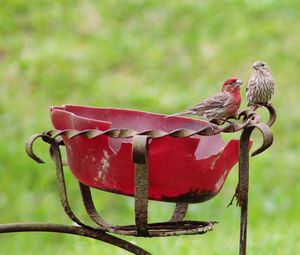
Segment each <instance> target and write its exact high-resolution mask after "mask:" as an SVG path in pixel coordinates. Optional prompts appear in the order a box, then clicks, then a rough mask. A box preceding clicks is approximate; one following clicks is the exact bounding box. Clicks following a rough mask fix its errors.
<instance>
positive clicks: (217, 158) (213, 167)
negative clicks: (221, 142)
mask: <svg viewBox="0 0 300 255" xmlns="http://www.w3.org/2000/svg"><path fill="white" fill-rule="evenodd" d="M222 152H223V151H222ZM222 152H221V153H220V154H219V155H218V156H216V158H215V159H214V160H213V162H212V164H211V166H210V170H214V169H215V166H216V163H217V162H218V160H219V159H220V157H221V154H222Z"/></svg>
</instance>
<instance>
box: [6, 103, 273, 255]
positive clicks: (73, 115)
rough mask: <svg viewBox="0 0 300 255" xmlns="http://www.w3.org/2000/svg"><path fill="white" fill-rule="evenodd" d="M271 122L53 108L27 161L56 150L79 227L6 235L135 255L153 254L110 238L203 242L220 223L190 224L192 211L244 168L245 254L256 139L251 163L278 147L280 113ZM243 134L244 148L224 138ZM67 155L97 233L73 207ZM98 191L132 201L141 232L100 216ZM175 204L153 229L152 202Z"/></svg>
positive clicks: (63, 195)
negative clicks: (46, 147)
mask: <svg viewBox="0 0 300 255" xmlns="http://www.w3.org/2000/svg"><path fill="white" fill-rule="evenodd" d="M266 109H268V111H269V114H270V117H269V119H268V121H267V122H266V123H263V122H261V121H260V116H259V115H258V114H257V113H256V112H255V111H249V110H246V111H243V112H241V113H240V114H239V120H238V119H233V120H226V121H225V122H224V123H223V125H216V124H213V123H209V122H207V121H202V120H195V119H190V118H185V117H170V118H166V116H165V115H161V114H156V113H149V112H143V111H135V110H127V109H115V108H96V107H87V106H78V105H64V106H61V107H56V106H54V107H51V108H50V112H51V120H52V123H53V126H54V130H50V131H45V132H43V133H41V134H37V135H33V136H32V137H31V138H30V139H29V141H28V142H27V145H26V151H27V153H28V155H29V156H30V157H31V158H32V159H34V160H35V161H37V162H39V163H43V161H42V160H41V159H40V158H39V157H38V156H37V155H36V154H35V153H34V152H33V143H34V142H35V141H36V140H37V139H38V138H42V140H43V141H44V142H46V143H48V144H50V155H51V158H52V159H53V160H54V162H55V165H56V173H57V179H58V184H59V192H60V199H61V202H62V205H63V208H64V210H65V213H66V214H67V215H68V216H69V218H70V219H71V220H72V221H73V222H75V223H76V224H77V226H68V225H59V224H48V225H47V224H46V225H45V224H41V223H32V224H17V225H16V224H11V225H2V226H0V233H1V232H16V231H52V232H63V233H70V234H76V235H82V236H86V237H90V238H94V239H98V240H102V241H104V242H107V243H111V244H113V245H116V246H118V247H120V248H123V249H125V250H128V251H130V252H132V253H134V254H149V253H148V252H147V251H145V250H143V249H142V248H140V247H138V246H136V245H134V244H132V243H130V242H127V241H125V240H123V239H121V238H118V237H116V236H113V235H111V233H113V234H119V235H129V236H136V237H161V236H174V235H194V234H204V233H206V232H207V231H210V230H212V229H213V227H214V224H215V221H208V222H203V221H197V220H184V218H185V215H186V212H187V210H188V205H189V204H191V203H200V202H205V201H207V200H209V199H212V198H213V197H214V196H216V195H217V194H218V192H220V190H221V188H222V186H223V184H224V182H225V180H226V177H227V176H228V174H229V172H230V170H231V169H232V167H233V166H234V165H235V164H236V163H237V162H239V183H238V186H237V190H236V194H235V197H236V198H237V203H238V205H239V206H241V237H240V254H241V255H245V254H246V234H247V204H248V171H249V149H250V147H251V144H252V142H251V141H250V135H251V133H252V131H253V130H254V129H258V130H259V131H260V132H261V134H262V136H263V144H262V146H261V147H260V148H258V149H257V150H256V151H255V152H254V153H252V155H257V154H259V153H261V152H262V151H264V150H266V149H267V148H268V147H269V146H271V144H272V141H273V136H272V132H271V130H270V127H271V126H272V125H273V123H274V122H275V119H276V114H275V110H274V108H273V107H272V106H271V105H268V106H266ZM238 131H241V132H242V134H241V138H240V139H239V140H234V139H233V140H230V141H228V142H225V141H224V140H223V139H222V137H221V133H234V132H238ZM61 148H64V149H65V150H66V154H67V165H68V166H69V168H70V170H71V172H72V173H73V175H74V177H75V178H76V179H77V181H78V182H79V187H80V191H81V196H82V200H83V205H84V207H85V209H86V212H87V214H88V215H89V217H90V218H91V219H92V221H93V222H94V224H95V225H94V226H90V225H87V224H86V223H84V222H83V221H82V220H80V219H79V218H78V217H77V216H76V215H75V213H74V212H73V210H72V209H71V207H70V205H69V203H68V196H67V191H66V185H65V181H64V170H63V167H64V163H63V160H62V156H61ZM91 188H93V189H99V190H103V191H107V192H112V193H116V194H120V195H125V196H131V197H133V199H134V211H135V224H134V225H126V226H119V225H116V224H112V223H109V222H107V221H106V220H105V219H104V218H103V217H102V216H101V215H100V214H99V213H98V211H97V210H96V207H95V205H94V203H93V198H92V195H91ZM149 200H155V201H162V202H169V203H174V204H175V210H174V213H173V215H172V216H170V220H169V221H167V222H158V223H151V224H150V223H148V201H149Z"/></svg>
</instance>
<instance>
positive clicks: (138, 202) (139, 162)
mask: <svg viewBox="0 0 300 255" xmlns="http://www.w3.org/2000/svg"><path fill="white" fill-rule="evenodd" d="M132 159H133V162H134V163H135V164H134V167H135V180H134V181H135V191H134V199H135V200H134V202H135V203H134V206H135V222H136V228H137V234H138V235H139V236H148V235H149V232H148V137H147V136H144V135H135V136H134V137H133V142H132Z"/></svg>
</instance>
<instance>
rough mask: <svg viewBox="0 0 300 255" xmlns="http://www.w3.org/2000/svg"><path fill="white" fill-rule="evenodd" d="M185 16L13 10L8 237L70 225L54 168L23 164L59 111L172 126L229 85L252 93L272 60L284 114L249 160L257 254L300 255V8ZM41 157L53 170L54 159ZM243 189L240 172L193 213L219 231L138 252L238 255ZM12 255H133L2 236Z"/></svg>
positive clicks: (250, 7)
mask: <svg viewBox="0 0 300 255" xmlns="http://www.w3.org/2000/svg"><path fill="white" fill-rule="evenodd" d="M178 2H179V1H178ZM178 2H176V1H157V0H153V1H137V0H136V1H134V0H130V1H115V0H109V1H108V0H105V1H71V0H62V1H49V0H43V1H38V0H35V1H22V0H9V1H8V0H7V1H5V0H4V1H1V8H0V38H1V39H0V131H1V139H0V176H1V181H0V186H1V193H0V211H1V213H0V215H1V222H2V223H6V222H19V221H53V222H58V223H69V220H68V219H67V217H66V216H65V215H64V213H63V210H62V208H61V207H60V203H59V199H58V193H57V190H56V183H55V173H54V169H53V164H52V163H47V164H45V165H37V164H35V163H34V162H33V161H32V160H30V159H29V158H28V157H27V156H26V155H25V151H24V143H25V141H26V139H27V138H28V137H29V136H30V135H31V134H33V133H37V132H41V131H43V130H45V129H51V123H50V120H49V112H48V107H49V106H50V105H62V104H66V103H73V104H84V105H93V106H101V107H124V108H134V109H141V110H147V111H153V112H161V113H173V112H176V111H179V110H183V109H185V108H186V107H188V106H191V105H193V104H196V103H197V102H199V101H200V100H202V99H204V98H205V97H207V96H209V95H211V94H212V93H214V92H215V91H216V90H218V89H219V87H220V85H221V82H222V81H223V80H224V79H225V78H227V77H229V76H232V75H235V76H238V77H240V78H242V79H243V80H244V81H247V79H248V77H249V75H250V73H251V68H250V67H251V64H252V63H253V62H254V61H255V60H258V59H262V60H265V61H267V62H268V63H269V64H270V66H271V67H272V70H273V73H274V76H275V78H276V80H277V84H278V86H277V88H276V94H275V95H274V98H273V99H272V102H273V104H274V106H275V107H276V109H277V110H278V121H277V122H276V125H275V126H274V127H273V131H274V135H275V142H274V145H273V146H272V148H271V149H269V150H268V151H266V152H265V153H263V154H261V155H259V156H257V157H255V158H252V159H251V176H250V194H249V195H250V198H249V199H250V201H249V203H250V205H249V237H248V239H249V241H248V252H249V254H257V255H260V254H262V255H271V254H272V255H273V254H297V253H298V252H299V250H300V244H299V239H300V230H299V228H298V227H297V222H299V211H300V203H299V196H298V194H299V193H300V186H299V185H298V182H299V178H300V172H299V164H298V159H299V154H300V129H299V126H300V118H299V116H300V109H299V94H300V89H299V82H298V80H299V68H300V36H299V31H300V11H299V10H300V2H299V1H296V0H294V1H292V0H290V1H284V2H283V1H279V0H278V1H276V0H264V1H258V0H252V1H248V0H244V1H238V0H236V1H234V0H232V1H196V0H195V1H192V0H184V1H180V3H178ZM244 89H245V86H244V87H243V93H244ZM245 105H246V103H245V102H244V103H243V107H244V106H245ZM257 145H258V143H255V146H257ZM38 150H39V151H42V152H41V156H43V158H47V148H45V146H42V145H39V146H38ZM47 162H50V160H49V159H48V160H47ZM236 180H237V169H236V168H234V169H233V170H232V172H231V175H230V176H229V178H228V180H227V182H226V184H225V186H224V188H223V190H222V192H221V193H220V194H219V195H218V196H217V197H216V198H215V199H213V200H212V201H210V202H208V203H204V204H199V205H193V206H191V211H190V212H189V215H188V217H189V218H191V219H199V220H207V219H213V220H218V221H220V223H219V224H218V225H217V226H216V228H215V230H214V231H213V232H210V233H208V234H206V235H203V236H189V237H172V238H162V239H151V240H150V239H134V238H128V240H131V241H133V242H134V243H136V244H138V245H141V246H142V247H144V248H145V249H147V250H149V251H151V252H153V253H154V254H174V255H175V254H176V255H177V254H178V255H181V254H187V255H194V254H203V255H205V254H209V255H213V254H225V255H226V254H237V252H238V238H239V209H238V208H234V207H230V208H229V209H227V208H226V205H227V203H228V202H229V200H230V199H231V196H232V194H233V192H234V189H235V185H236ZM67 181H68V183H69V187H70V188H69V190H70V192H71V194H72V195H71V202H72V205H73V207H74V208H75V209H76V211H78V212H79V215H81V216H82V217H85V216H84V213H83V210H82V206H81V204H80V201H79V198H78V196H79V193H78V191H77V185H76V183H75V182H74V179H73V177H72V176H71V174H70V173H67ZM97 193H98V195H97V204H98V207H99V208H101V211H102V212H103V214H104V215H105V217H106V218H108V219H109V220H111V221H112V222H115V223H120V224H121V223H130V222H132V221H133V214H132V208H133V203H132V202H133V201H132V199H131V198H123V197H116V196H113V195H111V194H103V193H101V192H97ZM171 208H172V205H170V204H161V203H151V206H150V213H151V220H164V219H168V216H169V214H170V213H171ZM0 253H1V254H22V255H23V254H25V255H27V254H46V255H47V254H53V253H55V254H72V255H77V254H78V255H79V254H83V253H84V254H128V253H126V252H124V251H122V250H119V249H116V248H113V247H111V246H110V245H107V244H103V243H98V242H96V241H92V240H85V239H83V238H78V237H72V236H64V235H58V234H37V233H34V234H32V233H31V234H9V235H1V237H0Z"/></svg>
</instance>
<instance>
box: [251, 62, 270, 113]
mask: <svg viewBox="0 0 300 255" xmlns="http://www.w3.org/2000/svg"><path fill="white" fill-rule="evenodd" d="M252 67H253V74H252V75H251V77H250V79H249V81H248V84H247V87H246V96H247V99H248V106H254V108H256V107H257V106H259V105H268V103H269V101H270V99H271V97H272V95H273V93H274V90H275V80H274V78H273V76H272V74H271V70H270V68H269V66H268V65H267V63H265V62H263V61H256V62H255V63H254V64H253V66H252Z"/></svg>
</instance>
